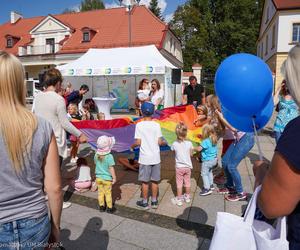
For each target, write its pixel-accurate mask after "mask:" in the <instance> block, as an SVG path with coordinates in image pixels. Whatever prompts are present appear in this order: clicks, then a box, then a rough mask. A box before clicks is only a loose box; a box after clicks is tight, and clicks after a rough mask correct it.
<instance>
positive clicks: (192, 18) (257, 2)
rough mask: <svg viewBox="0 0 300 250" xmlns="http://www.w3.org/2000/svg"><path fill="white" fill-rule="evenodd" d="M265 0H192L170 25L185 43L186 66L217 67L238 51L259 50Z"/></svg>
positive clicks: (189, 67) (185, 67)
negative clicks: (260, 26)
mask: <svg viewBox="0 0 300 250" xmlns="http://www.w3.org/2000/svg"><path fill="white" fill-rule="evenodd" d="M262 5H263V0H189V1H187V2H186V3H185V4H184V5H182V6H179V7H178V8H177V10H176V12H175V14H174V17H173V20H172V21H171V23H170V25H171V28H172V29H173V31H174V32H175V34H176V35H177V36H178V37H179V39H180V40H181V42H182V47H183V59H184V70H191V66H192V64H193V63H195V62H199V63H200V64H202V65H203V66H204V68H206V69H209V70H211V71H214V70H216V68H217V66H218V65H219V64H220V62H221V61H222V60H223V59H225V58H226V57H228V56H229V55H232V54H234V53H240V52H247V53H255V51H256V40H257V37H258V32H259V24H260V18H261V11H262Z"/></svg>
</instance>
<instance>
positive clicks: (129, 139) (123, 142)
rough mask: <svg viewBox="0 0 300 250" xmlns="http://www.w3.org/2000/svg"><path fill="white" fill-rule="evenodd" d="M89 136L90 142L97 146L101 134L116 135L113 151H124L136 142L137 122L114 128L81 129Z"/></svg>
mask: <svg viewBox="0 0 300 250" xmlns="http://www.w3.org/2000/svg"><path fill="white" fill-rule="evenodd" d="M80 130H81V131H82V132H83V133H84V134H85V135H86V136H87V137H88V138H89V143H90V144H91V145H92V146H93V147H94V148H96V147H97V143H96V142H97V139H98V137H99V136H101V135H107V136H114V137H115V139H116V144H115V145H114V147H113V151H116V152H123V151H126V150H129V148H130V146H131V145H132V144H133V143H134V132H135V124H131V125H128V126H126V127H121V128H113V129H106V130H105V129H104V130H99V129H80Z"/></svg>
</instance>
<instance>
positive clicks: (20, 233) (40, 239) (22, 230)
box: [0, 214, 51, 250]
mask: <svg viewBox="0 0 300 250" xmlns="http://www.w3.org/2000/svg"><path fill="white" fill-rule="evenodd" d="M50 230H51V225H50V221H49V217H48V214H46V215H44V216H42V217H39V218H34V219H32V218H26V219H20V220H16V221H12V222H7V223H4V224H0V249H1V250H13V249H14V250H15V249H20V250H31V249H41V250H42V249H44V248H45V247H46V246H47V243H48V239H49V235H50Z"/></svg>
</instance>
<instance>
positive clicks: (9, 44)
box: [6, 37, 14, 48]
mask: <svg viewBox="0 0 300 250" xmlns="http://www.w3.org/2000/svg"><path fill="white" fill-rule="evenodd" d="M13 46H14V40H13V39H12V37H8V38H7V39H6V47H7V48H12V47H13Z"/></svg>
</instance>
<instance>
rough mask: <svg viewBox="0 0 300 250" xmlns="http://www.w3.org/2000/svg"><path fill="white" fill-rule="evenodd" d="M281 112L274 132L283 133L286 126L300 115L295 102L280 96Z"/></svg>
mask: <svg viewBox="0 0 300 250" xmlns="http://www.w3.org/2000/svg"><path fill="white" fill-rule="evenodd" d="M278 105H279V112H278V115H277V117H276V120H275V123H274V131H277V132H281V133H282V132H283V130H284V128H285V126H286V125H287V124H288V123H289V122H290V121H291V120H293V119H295V118H296V117H297V116H298V115H299V111H298V106H297V104H296V103H295V102H294V100H285V99H284V98H283V97H281V96H280V99H279V104H278Z"/></svg>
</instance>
